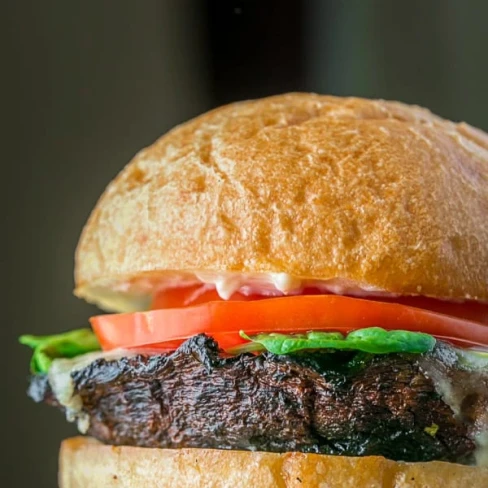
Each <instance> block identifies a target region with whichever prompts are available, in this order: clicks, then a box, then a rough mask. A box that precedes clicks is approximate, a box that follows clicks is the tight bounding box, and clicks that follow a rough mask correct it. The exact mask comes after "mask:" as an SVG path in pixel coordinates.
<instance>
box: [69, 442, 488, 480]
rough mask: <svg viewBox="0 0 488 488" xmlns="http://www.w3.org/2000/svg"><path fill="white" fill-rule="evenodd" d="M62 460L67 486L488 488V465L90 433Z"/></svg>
mask: <svg viewBox="0 0 488 488" xmlns="http://www.w3.org/2000/svg"><path fill="white" fill-rule="evenodd" d="M59 462H60V464H59V466H60V471H59V486H60V488H85V487H88V486H89V487H90V488H111V487H117V488H122V487H130V488H138V487H141V488H156V487H157V488H164V487H168V488H170V487H171V488H175V487H185V488H192V487H195V488H197V487H198V488H206V487H216V488H225V487H232V488H239V487H243V488H244V487H245V488H248V487H249V486H253V487H255V488H268V487H269V488H271V487H273V488H275V487H277V488H285V487H286V488H288V487H307V488H314V487H317V488H318V487H323V486H327V487H328V488H348V487H350V488H362V487H372V486H381V487H383V488H400V487H401V488H407V487H408V488H415V487H427V486H428V487H429V488H451V487H452V488H459V487H461V486H463V487H464V486H465V487H468V486H469V487H470V488H478V487H479V488H484V487H486V486H488V469H486V468H478V467H468V466H461V465H458V464H450V463H442V462H431V463H415V464H413V463H397V462H394V461H389V460H387V459H385V458H382V457H364V458H352V457H339V456H323V455H318V454H302V453H286V454H274V453H264V452H246V451H218V450H212V449H181V450H174V449H147V448H142V447H113V446H105V445H103V444H100V443H99V442H97V441H95V440H94V439H90V438H86V437H75V438H72V439H68V440H65V441H64V442H63V444H62V446H61V451H60V458H59Z"/></svg>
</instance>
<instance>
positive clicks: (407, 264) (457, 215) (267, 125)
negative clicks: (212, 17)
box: [75, 93, 488, 311]
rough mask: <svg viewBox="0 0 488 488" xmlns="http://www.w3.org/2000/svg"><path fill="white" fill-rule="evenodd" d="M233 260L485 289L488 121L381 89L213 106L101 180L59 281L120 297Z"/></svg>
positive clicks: (355, 277) (457, 289)
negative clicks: (456, 116) (480, 123)
mask: <svg viewBox="0 0 488 488" xmlns="http://www.w3.org/2000/svg"><path fill="white" fill-rule="evenodd" d="M243 273H244V274H245V275H244V276H251V278H252V279H253V280H254V281H255V282H260V281H259V280H261V281H263V282H266V277H269V276H272V277H274V278H272V281H273V282H274V283H276V282H277V280H278V281H279V279H282V277H283V276H285V277H287V280H288V281H290V280H291V281H293V282H294V283H300V281H299V279H301V280H312V282H314V283H315V282H317V281H318V282H321V283H322V282H323V283H325V287H326V288H327V283H329V284H330V287H329V288H330V289H331V290H332V291H334V290H336V289H337V287H336V288H334V286H335V285H337V284H340V285H341V287H339V289H340V290H345V292H347V291H348V290H349V291H351V292H359V291H362V292H364V293H372V294H377V293H378V294H381V293H386V294H397V295H423V296H430V297H437V298H442V299H447V300H465V299H471V300H478V301H484V302H486V301H488V135H487V134H486V133H484V132H482V131H481V130H478V129H475V128H473V127H471V126H469V125H467V124H464V123H461V124H455V123H453V122H449V121H447V120H444V119H441V118H440V117H437V116H435V115H433V114H432V113H431V112H429V111H428V110H425V109H423V108H420V107H417V106H409V105H405V104H402V103H398V102H388V101H383V100H365V99H360V98H339V97H332V96H322V95H315V94H305V93H292V94H286V95H279V96H275V97H270V98H263V99H261V100H255V101H247V102H241V103H234V104H231V105H227V106H224V107H221V108H218V109H216V110H213V111H211V112H208V113H206V114H204V115H201V116H200V117H197V118H196V119H193V120H191V121H189V122H187V123H185V124H183V125H180V126H178V127H176V128H175V129H173V130H172V131H170V132H169V133H167V134H166V135H165V136H163V137H161V138H160V139H159V140H157V141H156V142H155V143H154V144H153V145H152V146H150V147H148V148H146V149H143V150H142V151H141V152H139V153H138V154H137V155H136V157H135V158H134V159H133V160H132V161H131V162H130V163H129V164H128V165H127V166H126V167H125V168H124V169H123V171H122V172H121V173H120V174H119V175H118V176H117V177H116V178H115V180H113V181H112V182H111V183H110V184H109V186H108V188H107V189H106V191H105V192H104V194H103V195H102V197H101V198H100V200H99V202H98V204H97V206H96V207H95V209H94V210H93V213H92V214H91V216H90V218H89V220H88V223H87V224H86V226H85V228H84V230H83V233H82V235H81V239H80V242H79V245H78V249H77V252H76V269H75V281H76V290H75V293H76V294H77V295H78V296H80V297H83V298H85V299H87V300H88V301H91V302H95V303H97V304H99V305H100V306H101V307H102V308H105V309H111V310H117V311H125V310H133V309H137V308H144V306H145V302H146V299H147V298H148V297H149V296H150V295H151V294H152V293H153V291H154V290H155V289H156V288H159V287H164V286H175V285H179V284H185V283H189V282H192V279H193V282H195V280H196V278H195V276H200V278H201V276H202V275H203V276H218V277H219V276H220V277H222V276H225V277H227V278H228V277H229V276H230V277H231V279H234V278H235V277H236V276H240V277H241V278H242V276H243V275H242V274H243ZM271 273H273V274H271ZM277 273H282V274H279V275H278V274H277ZM277 277H278V278H279V279H278V278H277ZM201 279H202V280H203V281H205V279H204V278H201ZM297 280H298V281H297ZM207 281H208V280H207ZM209 281H212V279H210V280H209ZM214 281H217V280H214ZM268 281H269V280H268ZM344 284H345V285H344ZM343 285H344V286H343ZM297 286H298V285H297ZM278 288H279V287H278ZM285 288H286V287H285ZM291 288H293V287H291ZM286 289H288V288H286Z"/></svg>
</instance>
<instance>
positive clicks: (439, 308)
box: [151, 285, 488, 325]
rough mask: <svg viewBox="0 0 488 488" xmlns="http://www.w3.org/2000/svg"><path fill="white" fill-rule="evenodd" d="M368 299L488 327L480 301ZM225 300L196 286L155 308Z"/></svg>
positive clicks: (163, 295) (164, 297)
mask: <svg viewBox="0 0 488 488" xmlns="http://www.w3.org/2000/svg"><path fill="white" fill-rule="evenodd" d="M321 294H323V293H321V292H319V291H318V290H317V289H313V288H311V289H307V290H304V293H302V295H321ZM265 298H269V297H266V296H264V295H243V294H242V293H234V294H233V295H232V296H231V297H230V301H235V300H239V301H251V300H262V299H265ZM368 300H373V301H380V302H388V303H401V304H402V305H407V306H409V307H415V308H423V309H425V310H432V311H433V312H438V313H442V314H444V315H452V316H454V317H460V318H463V319H466V320H471V321H474V322H480V323H482V324H486V325H488V305H487V304H484V303H478V302H464V303H455V302H447V301H444V300H437V299H435V298H427V297H397V298H387V297H382V298H374V297H369V298H368ZM214 301H217V302H220V301H224V300H223V299H222V298H220V296H219V294H218V293H217V291H216V290H215V289H208V288H206V287H205V286H202V285H194V286H189V287H184V288H171V289H167V290H162V291H160V292H159V293H157V294H156V295H155V297H154V299H153V302H152V305H151V309H152V310H155V309H160V308H180V307H188V306H193V305H199V304H201V303H207V302H214Z"/></svg>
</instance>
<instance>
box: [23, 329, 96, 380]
mask: <svg viewBox="0 0 488 488" xmlns="http://www.w3.org/2000/svg"><path fill="white" fill-rule="evenodd" d="M19 342H20V343H21V344H24V345H25V346H29V347H30V348H32V349H33V350H34V353H33V354H32V359H31V363H30V369H31V372H32V373H34V374H37V373H47V372H48V371H49V368H50V367H51V364H52V362H53V359H56V358H73V357H75V356H79V355H81V354H85V353H87V352H92V351H99V350H100V344H99V343H98V339H97V336H96V335H95V334H94V333H93V332H92V330H91V329H77V330H72V331H70V332H65V333H63V334H56V335H50V336H33V335H23V336H20V337H19Z"/></svg>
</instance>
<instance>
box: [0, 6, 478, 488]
mask: <svg viewBox="0 0 488 488" xmlns="http://www.w3.org/2000/svg"><path fill="white" fill-rule="evenodd" d="M5 4H6V5H5ZM5 4H3V6H2V20H3V21H4V24H5V27H4V29H3V32H2V33H3V34H4V35H6V40H5V41H4V42H3V45H2V47H3V48H4V49H5V50H6V55H5V56H4V57H3V63H2V66H3V70H2V72H3V74H2V77H1V78H2V85H3V84H6V86H5V88H4V89H3V90H2V95H3V99H4V102H3V104H2V106H3V110H2V112H3V120H4V122H5V123H6V126H7V130H6V131H5V130H4V131H2V135H3V136H6V137H5V142H4V143H3V146H4V147H6V148H7V152H6V154H5V153H4V156H3V165H4V166H2V168H4V169H5V171H3V174H2V178H1V180H2V183H4V187H5V188H4V191H3V192H2V197H3V198H4V199H5V203H4V205H3V208H4V211H3V216H4V218H5V224H4V225H3V226H2V227H1V228H2V230H3V235H4V238H3V239H2V240H1V241H2V245H3V246H6V247H7V249H6V250H5V251H4V252H2V253H1V255H2V263H3V266H2V269H3V273H4V276H5V275H6V280H5V281H4V285H6V286H5V293H3V294H2V296H3V298H4V304H5V306H6V309H7V315H6V318H5V320H4V324H3V326H2V327H1V329H0V330H1V334H2V344H3V345H4V351H3V353H2V354H1V355H0V357H1V360H2V362H3V365H2V371H3V377H2V378H3V381H4V382H6V383H7V389H6V391H5V389H3V390H2V401H1V402H0V408H1V409H2V411H1V416H0V418H1V421H2V423H3V426H2V434H3V436H2V437H3V449H4V451H5V455H2V465H3V467H2V473H1V476H0V480H1V485H2V486H16V487H28V486H36V487H37V488H43V487H53V486H55V484H56V471H57V464H56V463H57V451H58V446H59V442H60V440H61V439H62V438H63V437H66V436H68V435H71V434H73V433H74V432H75V430H74V428H73V427H72V426H71V425H68V424H67V423H66V422H65V420H64V418H63V416H62V415H61V414H60V413H59V412H57V411H55V410H54V409H52V408H49V407H46V406H42V405H35V404H34V403H33V402H31V401H30V400H29V399H28V398H27V397H26V396H25V389H26V386H27V377H28V362H29V357H30V353H29V351H28V350H27V349H24V348H22V347H21V346H19V345H17V342H16V341H17V336H18V335H19V334H21V333H23V332H30V333H36V334H41V333H52V332H61V331H64V330H67V329H70V328H75V327H80V326H83V325H86V323H87V322H86V321H87V318H88V317H89V316H90V315H91V314H95V313H96V312H97V311H96V309H95V308H93V307H91V306H89V305H87V304H85V303H83V302H81V301H80V300H78V299H76V298H74V297H73V296H72V294H71V290H72V288H73V280H72V270H73V253H74V250H75V246H76V243H77V240H78V237H79V234H80V231H81V228H82V226H83V224H84V222H85V220H86V219H87V217H88V215H89V213H90V210H91V209H92V207H93V206H94V204H95V203H96V200H97V198H98V196H99V195H100V193H101V192H102V191H103V189H104V187H105V186H106V184H107V183H108V182H109V181H110V180H111V179H112V178H113V177H114V175H115V174H116V173H117V172H118V171H119V170H120V169H122V167H123V165H124V164H125V163H126V162H128V161H129V160H130V158H131V157H132V156H133V155H134V154H135V152H136V151H138V150H139V149H140V148H142V147H143V146H145V145H148V144H150V143H151V142H152V141H154V140H155V139H156V138H157V137H158V136H159V135H161V134H162V133H164V132H165V131H167V130H168V129H170V128H171V127H172V126H174V125H175V124H177V123H180V122H183V121H185V120H187V119H188V118H190V117H193V116H195V115H197V114H199V113H201V112H203V111H206V110H208V109H210V108H212V107H215V106H217V105H220V104H223V103H227V102H230V101H234V100H239V99H245V98H253V97H260V96H265V95H270V94H275V93H280V92H287V91H296V90H304V91H315V92H321V93H332V94H336V95H358V96H367V97H381V98H390V99H397V100H401V101H405V102H411V103H417V104H421V105H425V106H427V107H429V108H431V109H432V110H433V111H435V112H437V113H438V114H440V115H442V116H445V117H447V118H451V119H454V120H466V121H468V122H470V123H471V124H473V125H476V126H478V127H481V128H483V129H485V130H488V104H487V102H488V92H487V87H488V63H487V62H486V60H487V50H488V30H487V29H486V18H488V2H483V1H482V0H480V1H474V0H472V1H471V0H469V1H468V0H464V1H460V0H437V1H436V0H430V1H428V2H425V1H421V0H417V1H409V2H392V1H391V0H371V1H369V0H356V1H354V0H348V1H340V0H304V1H290V2H287V1H285V0H267V1H263V0H261V1H251V0H249V1H246V0H242V1H233V0H222V1H218V0H213V1H212V0H207V1H200V0H143V1H139V2H136V1H131V0H97V1H91V0H85V1H83V2H74V1H71V2H67V1H65V0H44V1H42V2H41V1H35V0H24V1H18V2H17V1H13V0H12V1H11V2H5Z"/></svg>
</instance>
